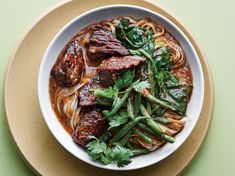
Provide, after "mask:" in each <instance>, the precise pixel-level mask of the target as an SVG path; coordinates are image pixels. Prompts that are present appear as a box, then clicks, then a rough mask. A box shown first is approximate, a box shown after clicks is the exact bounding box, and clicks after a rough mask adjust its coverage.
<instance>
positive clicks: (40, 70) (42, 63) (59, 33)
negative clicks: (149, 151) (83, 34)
mask: <svg viewBox="0 0 235 176" xmlns="http://www.w3.org/2000/svg"><path fill="white" fill-rule="evenodd" d="M122 7H123V8H132V9H136V10H140V11H146V12H148V13H150V14H153V15H154V16H157V17H158V18H161V19H162V20H163V21H166V22H167V23H169V24H170V25H171V26H173V28H174V29H175V30H176V31H177V32H179V33H180V35H182V37H183V38H184V39H185V40H186V41H187V44H189V47H190V48H191V49H192V52H193V54H194V55H195V57H196V62H197V64H198V66H199V72H200V80H201V87H200V89H201V92H202V94H201V98H200V106H199V108H198V109H199V114H198V117H197V119H196V121H195V123H194V124H193V127H192V128H191V129H190V130H189V132H188V133H187V135H186V136H185V137H184V138H183V139H182V140H181V142H180V143H179V144H178V145H177V146H176V147H175V148H174V149H173V150H172V151H171V152H170V153H169V154H168V155H166V156H164V157H162V158H161V159H160V160H158V161H155V160H153V161H151V162H148V164H143V165H141V166H136V167H134V168H127V167H121V168H119V167H116V166H115V167H107V166H106V165H102V164H99V163H97V162H96V161H93V160H91V159H89V160H86V159H84V158H83V157H78V156H77V155H75V154H74V152H72V151H71V150H69V149H68V148H67V147H66V145H64V144H63V143H62V142H61V140H60V138H59V137H58V135H57V134H56V133H55V131H54V130H53V128H52V126H51V125H50V123H49V121H48V118H47V113H46V111H45V109H44V108H43V100H42V98H41V96H43V94H42V92H41V87H42V82H43V76H42V73H43V68H44V67H45V63H46V61H47V55H48V53H49V52H50V50H51V48H52V47H53V45H54V43H55V42H56V39H57V38H58V37H59V36H60V35H61V34H62V33H63V32H64V31H65V30H66V29H67V28H69V27H70V26H71V25H72V24H73V23H74V22H76V21H77V20H79V19H81V18H83V17H85V16H87V15H88V14H90V13H95V12H97V11H101V10H106V9H111V8H122ZM37 83H38V87H37V88H38V99H39V105H40V109H41V112H42V115H43V118H44V120H45V122H46V124H47V127H48V128H49V130H50V132H51V133H52V134H53V136H54V137H55V139H56V140H57V141H58V142H59V144H60V145H62V146H63V148H65V149H66V150H67V151H68V152H69V153H71V154H72V155H73V156H75V157H76V158H78V159H80V160H81V161H83V162H85V163H88V164H90V165H92V166H95V167H98V168H102V169H107V170H117V171H126V170H135V169H140V168H144V167H148V166H151V165H153V164H156V163H158V162H160V161H162V160H163V159H165V158H167V157H168V156H170V155H171V154H173V153H174V152H175V151H176V150H177V149H178V148H180V146H182V145H183V144H184V142H185V141H186V140H187V139H188V137H189V136H190V134H191V133H192V131H193V129H194V128H195V126H196V124H197V122H198V119H199V117H200V114H201V110H202V105H203V101H204V74H203V71H202V65H201V62H200V59H199V56H198V54H197V52H196V50H195V48H194V47H193V45H192V43H191V41H190V40H189V39H188V37H187V36H186V35H185V34H184V32H183V31H182V30H181V29H180V28H179V27H178V26H177V25H176V24H174V23H173V22H172V21H171V20H170V19H168V18H167V17H165V16H164V15H162V14H160V13H158V12H155V11H153V10H150V9H148V8H144V7H140V6H137V5H129V4H114V5H105V6H101V7H97V8H94V9H91V10H88V11H86V12H84V13H82V14H81V15H78V16H76V17H75V18H73V19H72V20H70V21H69V22H68V23H66V24H65V25H64V26H63V27H62V28H61V29H60V30H59V31H58V32H57V33H56V35H55V36H54V37H53V39H52V40H51V41H50V44H49V45H48V47H47V49H46V51H45V54H44V55H43V58H42V61H41V64H40V68H39V73H38V82H37ZM51 110H52V108H51ZM52 111H53V110H52ZM53 112H54V111H53ZM57 120H58V119H57ZM58 123H60V122H59V120H58ZM60 125H61V123H60ZM61 126H62V125H61ZM65 131H66V130H65ZM66 133H67V132H66Z"/></svg>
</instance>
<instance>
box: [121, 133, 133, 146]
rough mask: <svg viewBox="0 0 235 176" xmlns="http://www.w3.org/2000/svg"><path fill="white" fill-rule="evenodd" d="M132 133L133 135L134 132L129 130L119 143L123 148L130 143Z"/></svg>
mask: <svg viewBox="0 0 235 176" xmlns="http://www.w3.org/2000/svg"><path fill="white" fill-rule="evenodd" d="M131 133H132V130H129V131H128V133H127V134H126V135H125V136H123V138H122V139H121V140H120V141H119V143H120V145H121V146H124V145H126V143H127V142H128V139H129V138H130V135H131Z"/></svg>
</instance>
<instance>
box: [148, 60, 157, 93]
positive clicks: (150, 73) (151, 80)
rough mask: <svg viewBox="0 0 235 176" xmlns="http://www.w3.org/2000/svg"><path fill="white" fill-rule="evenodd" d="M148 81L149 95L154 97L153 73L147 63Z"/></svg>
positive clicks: (149, 64)
mask: <svg viewBox="0 0 235 176" xmlns="http://www.w3.org/2000/svg"><path fill="white" fill-rule="evenodd" d="M148 80H149V83H150V93H151V95H153V96H155V83H154V78H153V72H152V70H151V63H150V62H148Z"/></svg>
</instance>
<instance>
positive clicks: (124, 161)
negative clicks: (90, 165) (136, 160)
mask: <svg viewBox="0 0 235 176" xmlns="http://www.w3.org/2000/svg"><path fill="white" fill-rule="evenodd" d="M132 156H133V153H132V152H131V150H130V149H127V148H125V147H122V146H120V145H119V144H117V145H116V146H115V147H114V148H113V149H112V159H113V161H114V162H116V163H117V166H118V167H123V166H125V165H128V164H130V163H131V160H130V157H132Z"/></svg>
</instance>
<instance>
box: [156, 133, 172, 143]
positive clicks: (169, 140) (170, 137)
mask: <svg viewBox="0 0 235 176" xmlns="http://www.w3.org/2000/svg"><path fill="white" fill-rule="evenodd" d="M160 138H161V139H164V140H165V141H167V142H170V143H174V142H175V138H174V137H172V136H169V135H167V134H165V133H163V134H161V135H160Z"/></svg>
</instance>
